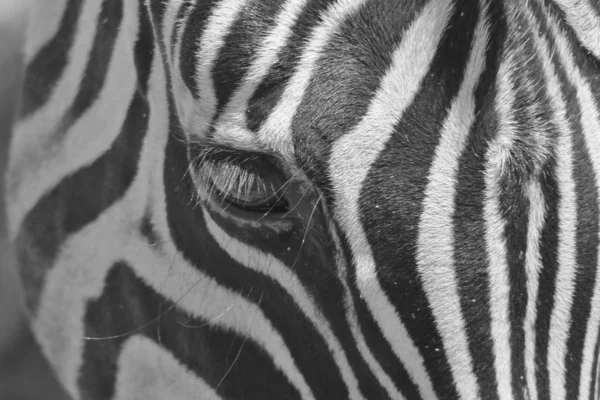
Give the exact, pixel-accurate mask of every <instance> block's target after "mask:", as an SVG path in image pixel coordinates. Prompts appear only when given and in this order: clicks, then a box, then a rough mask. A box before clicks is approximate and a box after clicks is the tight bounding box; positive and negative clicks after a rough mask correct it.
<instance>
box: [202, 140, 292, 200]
mask: <svg viewBox="0 0 600 400" xmlns="http://www.w3.org/2000/svg"><path fill="white" fill-rule="evenodd" d="M192 160H193V161H192V170H193V175H194V180H195V181H196V183H197V188H198V190H197V191H196V193H195V195H196V196H195V197H196V198H195V200H196V201H195V203H196V204H201V203H203V204H207V203H210V202H211V201H213V202H214V201H215V200H217V203H219V206H221V207H223V208H225V209H226V208H228V207H229V206H231V205H234V206H236V207H237V208H241V209H243V210H246V211H262V212H271V211H282V209H283V208H285V207H287V202H286V201H285V199H284V192H285V188H286V186H287V183H288V182H289V181H288V180H287V179H284V176H283V174H282V173H281V171H280V169H279V168H278V166H277V165H276V163H275V162H274V161H273V160H270V156H268V155H266V154H260V153H252V152H241V151H239V150H237V149H230V148H224V147H222V146H210V145H209V146H207V145H205V146H200V147H199V148H197V149H196V151H195V154H194V156H193V157H192ZM252 199H254V201H252Z"/></svg>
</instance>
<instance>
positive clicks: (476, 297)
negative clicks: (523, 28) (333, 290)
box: [453, 5, 506, 399]
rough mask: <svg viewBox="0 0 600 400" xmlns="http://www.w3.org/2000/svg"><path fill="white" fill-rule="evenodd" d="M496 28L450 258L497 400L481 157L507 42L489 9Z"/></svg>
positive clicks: (492, 126)
mask: <svg viewBox="0 0 600 400" xmlns="http://www.w3.org/2000/svg"><path fill="white" fill-rule="evenodd" d="M488 21H490V22H492V23H493V24H494V25H493V27H492V29H491V31H490V33H489V35H490V38H491V41H490V44H489V45H488V48H487V51H486V56H485V57H486V60H485V65H486V67H487V68H486V70H485V72H484V73H483V75H482V77H481V78H480V82H479V84H478V86H477V88H476V90H475V115H476V117H475V121H474V124H473V127H472V128H471V132H469V137H468V139H467V143H466V145H465V149H464V150H463V154H462V155H461V157H460V159H459V165H458V171H457V184H456V197H455V199H454V207H455V213H454V218H453V226H454V260H455V271H456V277H457V281H458V292H459V297H460V299H461V309H462V312H463V317H464V320H465V321H466V322H467V324H466V327H465V328H466V331H467V337H468V341H469V350H470V351H471V356H472V359H473V366H474V372H475V375H476V376H477V381H478V383H479V385H480V390H481V397H482V398H485V399H493V398H498V393H497V390H498V389H497V378H496V373H497V372H496V371H495V368H494V348H493V342H492V336H491V315H490V289H489V288H490V280H489V279H490V277H489V271H488V268H489V255H488V254H487V247H486V242H485V237H486V224H485V219H484V207H485V189H486V184H485V168H486V166H485V159H486V154H487V152H488V148H489V143H490V142H491V141H492V140H493V139H494V138H495V135H496V133H497V129H498V121H497V115H496V114H495V112H494V111H493V110H494V105H495V102H496V96H497V91H496V86H495V84H496V77H497V76H498V68H499V64H500V59H501V56H502V53H501V49H502V48H503V47H504V43H505V38H506V21H505V19H504V15H503V13H502V10H501V8H500V6H498V5H496V6H495V7H492V8H491V9H490V13H489V15H488Z"/></svg>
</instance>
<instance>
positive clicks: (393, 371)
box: [338, 229, 450, 400]
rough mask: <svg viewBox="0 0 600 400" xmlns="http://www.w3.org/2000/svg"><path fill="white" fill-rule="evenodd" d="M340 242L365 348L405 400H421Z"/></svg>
mask: <svg viewBox="0 0 600 400" xmlns="http://www.w3.org/2000/svg"><path fill="white" fill-rule="evenodd" d="M338 231H340V232H341V229H338ZM340 240H341V242H342V243H341V245H342V249H343V251H344V255H345V258H346V259H347V260H348V264H347V268H348V271H347V276H348V278H347V281H346V284H347V285H348V287H349V288H350V295H351V299H350V301H352V305H353V306H354V309H355V313H356V317H357V320H358V324H359V327H360V331H361V333H362V334H363V336H364V338H365V341H366V343H367V347H368V348H369V350H371V352H372V353H373V355H374V357H375V359H376V360H377V362H378V363H379V365H381V367H382V369H383V370H384V372H385V373H386V374H387V375H388V376H389V377H390V378H391V379H392V381H393V382H394V385H395V386H396V388H397V389H398V390H400V391H401V392H402V394H403V395H404V396H405V397H406V398H407V399H411V400H412V399H421V398H422V397H421V395H420V393H419V390H418V388H417V386H416V384H415V383H414V382H413V381H412V380H411V378H410V376H409V375H408V371H407V370H406V368H405V366H404V365H403V364H402V362H400V360H399V359H398V358H397V357H396V355H395V354H394V351H393V349H392V347H391V345H390V343H389V342H388V341H387V340H386V339H385V336H383V334H382V332H381V330H380V329H379V326H378V325H377V323H376V322H375V320H374V319H373V316H372V315H371V313H370V311H369V308H368V306H367V303H366V302H365V300H364V298H363V296H362V295H361V293H360V290H359V289H358V287H357V285H356V280H355V279H354V277H355V276H356V264H355V262H354V260H353V257H352V251H351V249H350V245H349V243H348V242H347V240H346V239H345V238H344V237H343V236H340ZM448 394H450V393H448Z"/></svg>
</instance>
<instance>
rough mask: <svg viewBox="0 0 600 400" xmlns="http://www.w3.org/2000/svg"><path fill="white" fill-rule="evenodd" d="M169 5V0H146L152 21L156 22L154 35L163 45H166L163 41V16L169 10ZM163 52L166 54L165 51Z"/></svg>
mask: <svg viewBox="0 0 600 400" xmlns="http://www.w3.org/2000/svg"><path fill="white" fill-rule="evenodd" d="M168 6H169V2H168V1H164V0H146V8H147V9H148V12H149V13H150V15H151V16H152V19H151V21H152V23H153V24H154V36H155V38H156V40H157V41H159V42H160V43H161V45H165V43H163V40H164V38H163V37H162V34H163V26H162V23H163V18H164V17H165V13H166V12H167V8H168ZM163 54H166V53H164V52H163Z"/></svg>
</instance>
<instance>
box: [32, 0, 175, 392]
mask: <svg viewBox="0 0 600 400" xmlns="http://www.w3.org/2000/svg"><path fill="white" fill-rule="evenodd" d="M129 4H131V5H132V6H134V7H135V3H133V2H131V3H129ZM165 89H166V82H165V80H164V71H163V64H162V59H161V54H160V52H158V51H157V52H155V54H154V59H153V64H152V73H151V75H150V83H149V86H148V100H149V102H150V105H151V107H150V116H149V118H150V119H149V124H148V127H149V131H148V134H147V137H146V138H145V139H144V145H143V149H142V153H141V156H140V162H139V167H138V176H137V177H136V179H135V181H134V183H133V185H132V187H131V188H130V190H129V191H128V192H127V193H126V194H125V196H124V198H123V199H122V200H121V201H120V202H118V203H116V204H114V205H113V206H112V207H111V208H109V209H108V210H106V211H105V212H103V213H102V214H101V215H100V216H99V218H98V219H97V220H96V222H95V223H94V225H92V226H88V227H86V228H85V229H84V230H83V231H82V232H81V233H80V234H78V235H76V236H75V237H73V238H72V239H71V240H69V241H68V242H67V243H65V246H64V247H63V249H62V250H61V252H60V253H59V255H58V258H57V260H56V263H55V264H56V265H55V266H54V267H53V269H52V270H51V272H50V273H49V275H48V276H46V278H45V283H44V284H45V287H44V289H43V290H42V292H41V293H40V299H39V301H40V305H39V310H38V311H37V315H36V317H35V318H34V319H33V320H32V328H33V332H34V334H35V335H36V337H37V340H38V342H39V343H40V345H41V346H40V347H41V349H42V351H43V352H44V354H45V355H46V357H47V359H48V361H50V363H51V364H53V366H54V369H55V371H56V372H57V375H58V377H59V378H60V379H59V380H60V381H61V382H62V383H63V384H64V385H65V388H66V389H67V391H68V392H69V394H70V395H71V396H72V397H73V398H75V399H78V398H79V394H78V389H77V377H78V371H79V368H80V366H81V362H82V360H81V355H82V350H83V343H82V341H81V338H82V337H83V336H84V334H83V326H82V323H83V316H84V311H85V310H84V307H85V304H84V303H83V300H82V298H83V297H85V298H93V297H97V296H98V295H100V293H101V291H102V286H103V284H104V282H103V279H104V276H105V274H106V273H107V269H108V268H109V267H110V266H111V264H112V263H113V262H114V261H116V260H118V258H119V256H120V251H119V249H122V248H123V246H125V245H126V243H127V237H128V236H129V232H125V233H124V234H123V233H121V234H113V232H112V231H111V230H110V229H111V228H112V229H115V231H116V230H118V229H119V227H122V226H123V225H124V224H126V222H127V221H128V220H131V219H138V218H141V217H142V215H143V213H144V210H145V208H146V198H147V192H148V180H149V176H156V175H160V176H161V177H162V169H160V168H162V164H161V165H157V163H156V162H155V158H157V157H162V156H163V153H164V147H165V145H166V139H167V135H165V134H164V133H165V132H167V131H168V127H169V124H168V113H167V112H168V107H167V101H166V90H165ZM97 128H99V126H98V127H97ZM91 132H92V133H93V132H98V129H96V130H93V131H91ZM155 168H159V169H158V170H157V169H155ZM94 229H96V231H94ZM98 230H99V232H98ZM123 235H125V237H123ZM88 237H91V240H90V241H86V238H88ZM47 267H49V266H47ZM69 271H72V272H69ZM71 292H72V293H71Z"/></svg>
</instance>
